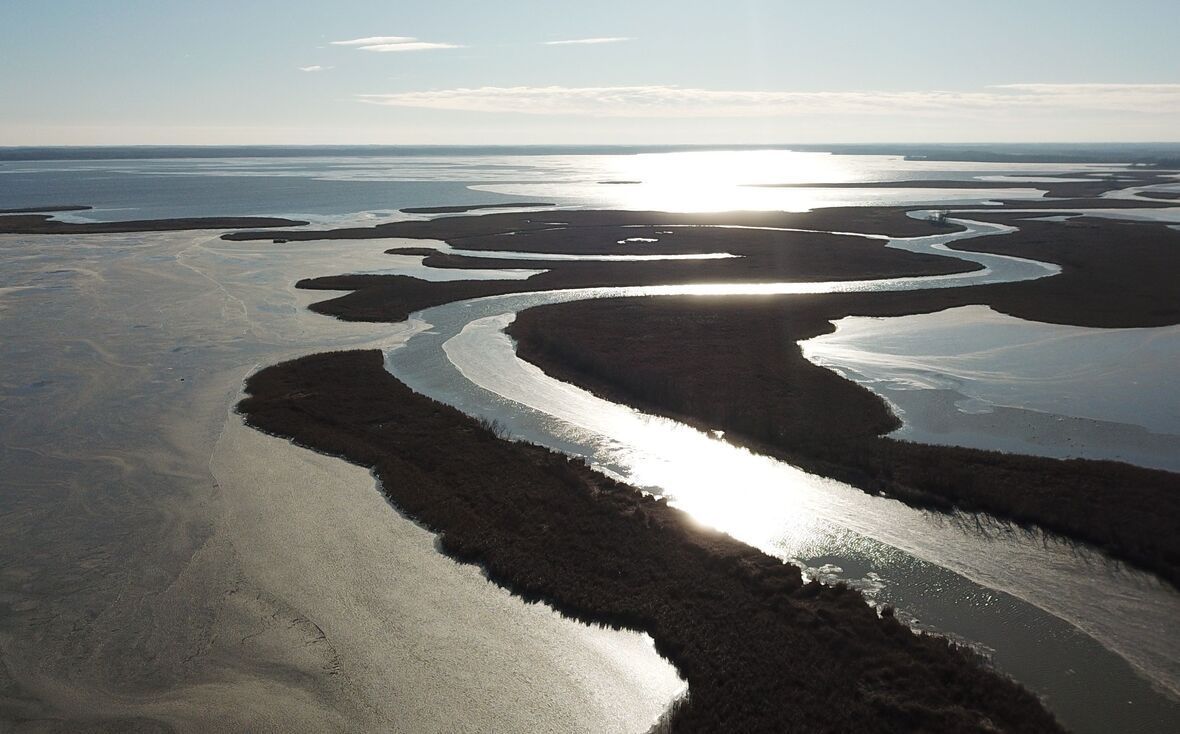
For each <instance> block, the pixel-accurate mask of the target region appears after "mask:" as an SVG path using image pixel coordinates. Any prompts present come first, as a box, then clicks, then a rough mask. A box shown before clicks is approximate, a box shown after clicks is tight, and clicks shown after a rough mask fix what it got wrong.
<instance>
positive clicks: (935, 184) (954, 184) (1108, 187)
mask: <svg viewBox="0 0 1180 734" xmlns="http://www.w3.org/2000/svg"><path fill="white" fill-rule="evenodd" d="M1035 178H1038V179H1046V180H1041V181H980V180H977V179H975V180H967V181H960V180H945V179H929V180H924V179H907V180H904V181H860V182H843V181H842V182H840V183H788V184H755V185H756V186H758V187H760V188H808V189H1042V190H1044V191H1045V195H1046V196H1049V197H1054V198H1061V199H1089V198H1094V197H1098V196H1101V195H1102V194H1105V193H1107V192H1109V191H1114V190H1117V189H1125V188H1129V187H1132V186H1149V185H1151V184H1160V183H1171V182H1174V181H1175V179H1173V178H1170V177H1169V176H1167V175H1165V174H1163V173H1155V172H1147V171H1134V172H1129V173H1120V174H1118V175H1117V177H1116V175H1113V174H1112V175H1104V176H1086V175H1083V174H1069V175H1064V176H1035ZM1060 178H1070V179H1088V180H1085V181H1080V180H1074V181H1070V180H1064V181H1058V180H1051V179H1060Z"/></svg>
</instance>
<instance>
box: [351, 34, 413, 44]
mask: <svg viewBox="0 0 1180 734" xmlns="http://www.w3.org/2000/svg"><path fill="white" fill-rule="evenodd" d="M417 40H418V39H417V38H411V37H410V36H369V37H367V38H354V39H352V40H350V41H332V45H333V46H375V45H379V44H385V43H412V42H414V41H417Z"/></svg>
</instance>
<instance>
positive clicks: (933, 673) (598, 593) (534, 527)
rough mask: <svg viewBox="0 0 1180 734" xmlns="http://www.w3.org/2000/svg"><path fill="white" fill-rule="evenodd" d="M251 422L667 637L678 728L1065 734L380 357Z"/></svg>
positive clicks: (344, 367) (361, 357) (964, 662)
mask: <svg viewBox="0 0 1180 734" xmlns="http://www.w3.org/2000/svg"><path fill="white" fill-rule="evenodd" d="M246 390H247V394H248V395H249V397H247V398H246V399H245V400H243V401H242V402H241V403H240V404H239V410H240V411H241V412H242V413H243V414H244V415H245V417H246V420H247V422H248V423H249V424H250V425H252V426H254V427H256V428H258V429H261V430H263V431H267V432H269V433H272V434H275V435H279V436H284V437H287V438H290V439H292V440H294V441H295V442H297V443H299V444H301V445H304V446H308V447H310V448H313V449H315V450H317V451H321V452H324V453H328V454H333V455H338V456H341V457H343V458H346V459H347V460H349V461H352V462H354V463H357V464H360V465H362V466H366V467H370V468H372V469H373V470H374V472H375V473H376V475H377V477H378V478H379V480H380V481H381V485H382V487H383V489H384V491H385V493H386V494H387V496H388V497H389V499H390V500H391V502H392V503H393V504H394V505H395V506H397V507H398V508H399V509H400V510H401V511H403V512H405V513H406V514H407V515H409V516H410V517H411V518H413V519H414V520H416V521H418V522H420V523H422V524H423V525H424V526H426V527H427V528H429V529H430V530H432V531H434V532H436V533H438V534H439V546H440V548H441V549H442V550H443V551H444V552H446V553H447V554H449V555H451V556H453V557H455V558H457V559H460V560H462V561H467V562H472V563H478V564H480V565H482V566H483V567H484V568H485V570H486V573H487V575H488V576H489V578H491V579H492V580H494V581H495V582H497V583H499V584H502V585H504V586H505V587H507V588H509V589H510V590H512V591H513V592H515V593H517V594H520V595H521V596H523V597H525V598H526V599H530V600H543V601H545V602H547V603H548V604H550V605H552V606H553V607H554V608H556V609H558V610H559V611H561V612H562V613H564V614H567V615H570V616H573V617H575V618H577V619H580V620H582V621H585V622H592V623H593V622H597V623H604V624H609V625H613V626H616V627H628V628H632V629H637V630H642V631H644V632H647V633H648V634H650V635H651V636H652V637H653V638H654V639H655V642H656V646H657V649H658V650H659V651H660V653H661V654H663V655H665V656H666V657H668V658H669V659H670V660H671V661H672V662H673V663H674V664H675V665H676V666H677V667H678V668H679V670H680V671H681V673H682V674H683V675H684V676H685V678H686V679H687V681H688V683H689V686H690V689H689V690H690V694H689V697H688V699H687V701H686V702H684V703H683V704H681V705H680V706H679V707H678V709H677V710H676V712H675V713H674V715H673V717H672V725H673V729H674V730H675V731H677V732H697V731H702V732H703V731H708V732H719V731H727V732H728V731H732V732H738V731H740V732H816V731H829V732H837V731H840V732H850V731H873V732H965V731H972V732H975V731H997V730H999V731H1006V732H1051V731H1060V727H1059V726H1058V725H1057V724H1056V723H1055V721H1054V720H1053V718H1052V716H1051V715H1050V714H1049V713H1047V712H1046V711H1045V710H1044V709H1043V708H1042V707H1041V705H1040V704H1039V702H1038V701H1037V699H1036V698H1035V697H1034V696H1032V695H1031V694H1030V693H1028V692H1027V691H1025V690H1024V689H1022V688H1020V687H1019V686H1018V685H1017V684H1016V683H1014V682H1012V681H1010V680H1008V679H1006V678H1004V677H1002V676H1000V675H998V674H996V673H994V672H992V671H990V670H989V669H987V668H986V667H985V666H984V665H983V664H982V663H981V661H980V659H979V658H977V657H975V656H974V655H973V654H972V653H970V652H968V651H966V650H964V649H961V648H957V647H955V646H953V645H952V644H950V643H948V642H947V641H946V640H943V639H940V638H937V637H930V636H926V635H918V634H915V633H913V632H912V631H910V630H909V629H908V628H906V627H905V626H903V625H902V624H900V623H898V622H897V621H896V620H895V619H893V617H892V615H890V614H885V615H884V616H882V617H878V615H877V614H876V612H874V610H873V609H872V608H870V607H869V606H867V605H866V604H865V601H864V599H863V597H862V596H861V595H860V594H859V593H858V592H856V591H854V590H851V589H848V588H846V587H843V586H824V585H821V584H818V583H815V582H812V583H808V584H803V583H802V581H801V578H800V573H799V570H798V568H796V567H794V566H791V565H786V564H783V563H782V562H780V561H779V560H778V559H775V558H772V557H770V556H767V555H765V554H763V553H761V552H760V551H757V550H755V549H753V548H750V547H749V546H746V545H744V544H742V543H739V542H737V541H735V540H733V539H732V538H730V537H728V536H726V535H723V534H721V533H717V532H715V531H710V530H707V529H704V528H702V527H700V526H698V525H697V524H695V523H694V522H692V521H691V520H690V519H689V518H688V517H687V516H686V515H684V514H683V513H681V512H679V511H677V510H674V509H672V508H669V507H668V506H667V505H666V504H665V503H664V502H662V501H659V500H656V499H653V498H651V497H645V496H643V495H642V494H640V493H639V492H638V491H637V490H635V489H633V488H631V487H628V486H626V485H622V484H619V483H617V482H615V481H613V480H611V479H609V478H606V477H604V476H603V475H601V474H598V473H596V472H594V471H591V470H590V469H588V468H587V467H586V466H584V465H583V464H581V463H579V462H576V461H573V460H571V459H569V458H567V457H565V456H563V455H561V454H558V453H554V452H550V451H548V450H546V449H543V448H541V447H538V446H534V445H529V444H522V443H512V442H508V441H504V440H501V439H499V438H498V437H497V436H496V435H494V434H493V433H492V432H491V431H489V430H487V429H485V428H483V427H481V426H480V425H479V423H478V422H477V421H475V420H474V419H472V418H469V417H467V416H465V415H463V414H462V413H460V412H459V411H457V410H455V409H453V408H450V407H448V406H446V405H443V404H440V403H437V402H434V401H433V400H430V399H428V398H426V397H423V396H421V395H417V394H415V393H414V392H413V391H411V390H410V389H409V388H408V387H406V386H405V385H404V384H402V383H401V382H399V381H398V380H396V379H395V378H393V377H392V376H391V375H389V374H388V373H387V372H386V371H385V370H384V369H383V365H382V355H381V353H380V352H377V351H366V352H343V353H332V354H320V355H314V356H310V357H304V358H302V359H298V360H295V361H292V362H286V363H283V364H280V365H277V366H275V367H269V368H267V369H264V370H262V371H260V372H258V373H257V374H255V375H254V376H252V377H251V378H250V379H249V380H248V381H247V386H246Z"/></svg>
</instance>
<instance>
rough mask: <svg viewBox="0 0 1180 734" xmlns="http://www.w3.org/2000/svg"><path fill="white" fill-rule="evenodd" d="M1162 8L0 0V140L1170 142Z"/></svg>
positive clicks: (1170, 29) (1005, 2) (1179, 82)
mask: <svg viewBox="0 0 1180 734" xmlns="http://www.w3.org/2000/svg"><path fill="white" fill-rule="evenodd" d="M1178 37H1180V2H1177V0H1140V1H1139V2H1135V3H1125V2H1114V1H1110V2H1098V1H1096V0H1069V1H1063V0H1062V1H1059V0H1021V1H1019V2H1018V1H1015V0H977V1H973V2H967V1H959V0H938V1H937V2H935V1H926V0H909V1H907V0H897V1H895V2H885V1H884V0H871V1H870V0H864V1H861V0H829V1H827V2H819V1H817V0H807V1H806V2H795V1H793V0H778V1H772V0H727V1H726V2H717V1H716V0H713V1H711V2H699V1H698V0H679V1H678V2H669V1H665V0H651V1H647V0H629V1H627V2H615V1H614V0H594V1H593V2H585V3H583V4H581V5H580V6H579V5H573V4H571V3H566V2H552V1H550V2H540V1H533V0H520V1H515V0H500V1H499V2H494V3H491V2H486V0H483V1H481V2H461V1H459V0H433V1H432V2H416V1H408V0H398V1H397V2H393V1H389V0H386V1H379V0H336V1H334V2H299V0H283V1H281V2H280V1H277V0H249V1H245V2H244V1H243V0H235V1H233V2H229V1H226V0H204V1H203V2H197V1H196V0H192V1H189V0H155V1H149V0H104V1H103V2H94V1H93V0H53V1H52V2H49V1H46V0H3V2H2V3H0V100H3V103H2V105H0V145H130V144H268V143H269V144H370V143H380V144H407V145H409V144H478V145H487V144H496V143H502V144H561V143H568V144H651V143H674V144H680V143H703V144H710V143H713V144H719V143H754V144H757V143H874V142H930V143H936V142H1174V141H1180V57H1178V56H1177V54H1176V48H1177V40H1176V39H1177V38H1178Z"/></svg>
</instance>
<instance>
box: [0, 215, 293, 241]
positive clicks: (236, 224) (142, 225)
mask: <svg viewBox="0 0 1180 734" xmlns="http://www.w3.org/2000/svg"><path fill="white" fill-rule="evenodd" d="M83 208H89V207H83ZM74 210H75V209H74V208H73V207H71V208H69V209H67V208H64V207H55V208H53V209H38V210H37V211H42V212H45V211H74ZM305 224H307V222H300V221H297V220H294V219H283V218H281V217H184V218H179V219H137V220H131V221H126V222H85V223H75V222H60V221H58V220H56V219H54V218H53V217H52V216H50V215H48V214H17V215H9V216H0V234H107V233H122V232H171V231H175V230H189V229H244V228H249V227H300V226H302V225H305ZM278 236H287V235H285V234H283V235H279V234H272V235H271V236H270V237H268V238H267V239H271V238H274V237H278Z"/></svg>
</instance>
